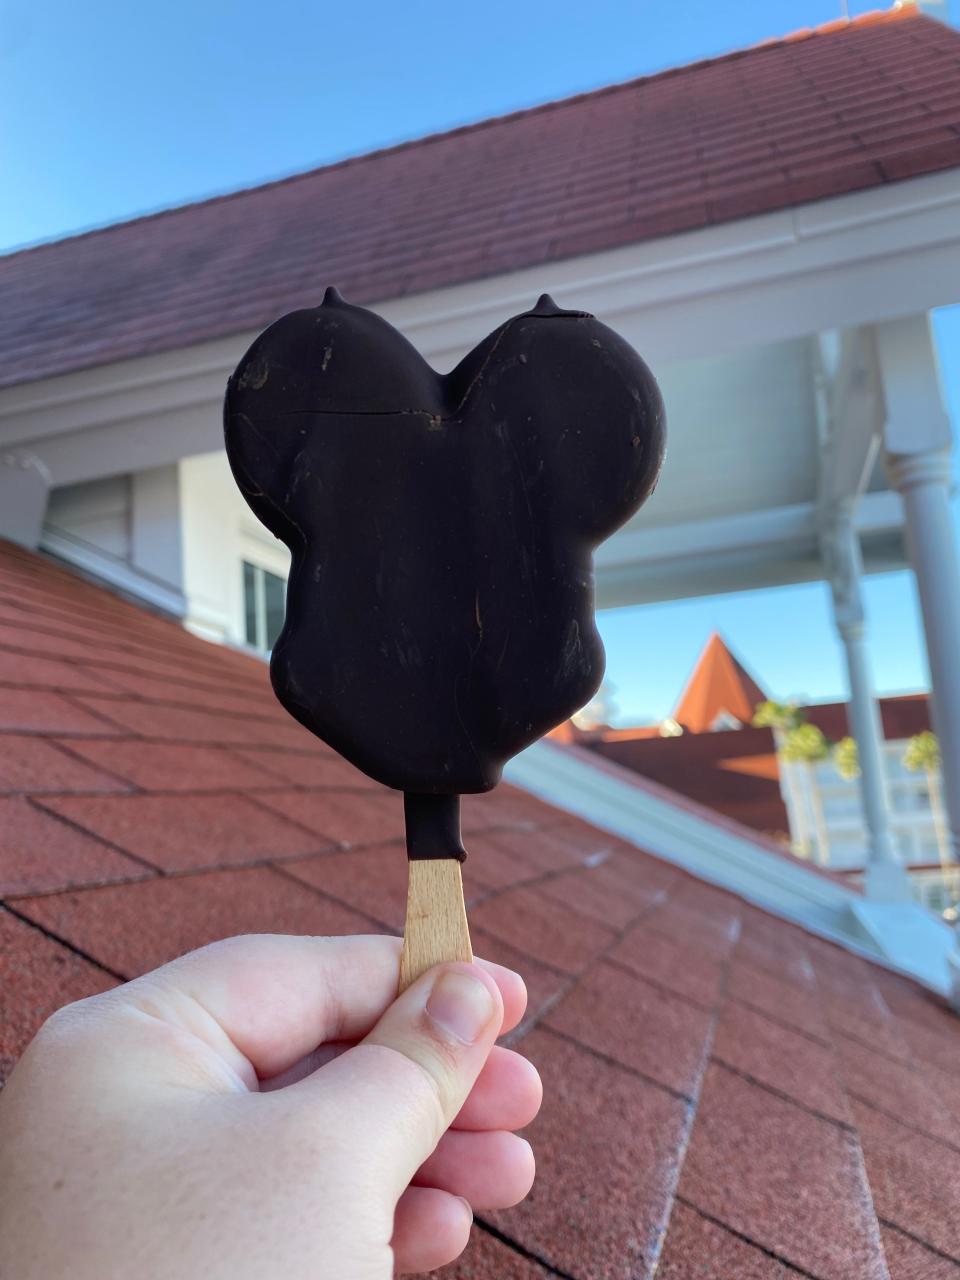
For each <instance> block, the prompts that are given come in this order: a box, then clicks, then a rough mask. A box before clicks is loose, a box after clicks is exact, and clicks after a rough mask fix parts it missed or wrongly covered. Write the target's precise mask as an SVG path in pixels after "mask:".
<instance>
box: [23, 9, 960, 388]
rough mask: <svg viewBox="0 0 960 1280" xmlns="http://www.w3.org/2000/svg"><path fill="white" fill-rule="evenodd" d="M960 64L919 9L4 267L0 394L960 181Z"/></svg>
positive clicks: (582, 99) (400, 149) (951, 39)
mask: <svg viewBox="0 0 960 1280" xmlns="http://www.w3.org/2000/svg"><path fill="white" fill-rule="evenodd" d="M958 59H960V32H957V31H954V30H952V29H951V28H949V27H947V26H944V25H942V24H941V23H939V22H936V21H934V20H933V19H931V18H928V17H925V16H923V15H921V14H918V12H917V10H916V9H914V8H913V7H911V6H909V5H907V6H904V7H902V8H897V9H893V10H890V11H888V12H883V13H870V14H865V15H863V16H861V17H858V18H856V19H854V20H853V21H852V22H846V21H841V20H838V21H836V22H831V23H828V24H826V25H825V26H823V27H819V28H817V29H815V30H805V31H797V32H794V33H793V34H792V35H790V36H788V37H786V38H785V39H782V40H771V41H767V42H765V43H764V44H762V45H759V46H757V47H755V48H752V49H741V50H738V51H736V52H734V53H730V54H726V55H724V56H722V57H718V58H711V59H708V60H707V61H703V62H697V63H694V64H692V65H689V66H683V67H677V68H674V69H671V70H668V71H663V72H661V73H659V74H657V75H650V76H643V77H641V78H639V79H636V80H631V81H628V82H627V83H624V84H615V85H611V86H609V87H608V88H604V89H599V90H597V91H595V92H592V93H584V94H579V95H577V96H576V97H573V98H567V99H565V100H563V101H559V102H551V103H547V104H545V105H543V106H539V107H534V108H533V109H531V110H527V111H519V112H515V113H514V114H512V115H508V116H502V117H499V118H496V119H492V120H484V121H482V122H481V123H479V124H475V125H469V126H467V127H464V128H460V129H454V130H452V131H450V132H448V133H441V134H436V135H434V136H432V137H428V138H422V139H419V140H417V141H415V142H410V143H405V144H403V145H402V146H397V147H390V148H387V149H386V150H382V151H376V152H373V153H372V154H369V155H365V156H358V157H355V158H353V159H350V160H345V161H342V162H340V163H338V164H332V165H327V166H325V167H324V168H322V169H315V170H313V171H312V172H309V173H304V174H299V175H297V176H295V177H292V178H288V179H286V180H284V181H281V182H272V183H268V184H266V185H264V186H260V187H254V188H252V189H249V190H246V191H241V192H237V193H235V194H233V195H229V196H222V197H219V198H216V199H213V200H205V201H202V202H200V203H196V204H191V205H186V206H183V207H181V208H177V209H171V210H167V211H165V212H163V213H159V214H154V215H150V216H148V217H143V218H137V219H134V220H132V221H129V222H124V223H120V224H117V225H115V226H111V227H107V228H104V229H101V230H98V231H93V232H89V233H87V234H85V235H80V236H73V237H70V238H68V239H65V240H60V241H58V242H56V243H53V244H46V245H40V246H38V247H36V248H33V249H29V250H24V251H22V252H20V253H15V254H10V255H7V256H6V257H2V258H0V291H2V292H3V295H4V300H5V306H4V307H3V309H2V313H0V385H8V384H14V383H20V382H29V381H31V380H33V379H37V378H43V377H49V376H52V375H54V374H60V373H65V372H67V371H68V370H71V369H82V368H87V367H90V366H92V365H98V364H105V363H108V362H112V361H115V360H123V359H129V358H131V357H133V356H141V355H145V354H147V353H148V352H157V351H166V350H171V349H175V348H180V347H186V346H189V345H191V344H193V343H198V342H204V341H208V340H211V339H213V338H218V337H223V336H225V335H227V334H235V333H242V332H244V331H246V330H250V329H257V330H259V329H261V328H263V327H264V325H266V324H268V323H270V322H271V321H272V320H275V319H276V318H277V317H278V316H280V315H282V314H283V313H284V312H286V311H290V310H293V309H294V308H296V307H304V306H315V305H316V303H317V302H318V301H319V299H320V297H321V295H322V293H323V290H324V288H325V286H326V285H328V284H331V283H334V284H337V285H338V286H340V288H341V289H342V290H343V291H344V292H345V293H346V295H347V296H348V297H349V298H350V300H351V301H353V302H362V303H370V302H381V301H384V300H386V299H390V298H397V297H402V296H406V295H409V294H419V293H423V292H426V291H429V290H433V289H440V288H446V287H449V286H452V285H455V284H460V283H463V282H465V281H469V280H480V279H485V278H487V277H490V276H496V275H502V274H506V273H508V272H512V271H517V270H520V269H521V268H528V267H534V266H540V265H543V266H545V267H546V266H547V264H550V263H554V262H557V261H560V260H563V259H566V258H572V257H577V256H580V255H584V254H591V253H599V252H602V251H604V250H608V249H615V248H620V247H623V246H625V245H631V244H637V243H639V242H642V241H646V240H652V239H655V238H657V237H661V236H668V235H674V234H677V233H680V232H686V231H691V230H696V229H699V228H703V227H708V226H713V225H716V224H719V223H724V222H729V221H732V220H735V219H739V218H747V217H751V216H753V215H756V214H762V213H768V212H770V211H772V210H777V209H786V208H791V207H793V206H796V205H800V204H806V203H809V202H811V201H816V200H822V199H824V198H828V197H831V196H839V195H843V194H845V193H847V192H851V191H862V190H865V189H868V188H871V187H881V186H884V185H886V184H888V183H893V182H898V181H900V180H902V179H906V178H913V177H916V176H918V175H921V174H927V173H933V172H936V171H938V170H944V169H951V168H954V167H956V166H958V165H960V90H958V87H957V86H958V77H957V64H958ZM535 292H536V291H535ZM533 300H534V298H533V296H531V298H530V302H531V304H532V302H533Z"/></svg>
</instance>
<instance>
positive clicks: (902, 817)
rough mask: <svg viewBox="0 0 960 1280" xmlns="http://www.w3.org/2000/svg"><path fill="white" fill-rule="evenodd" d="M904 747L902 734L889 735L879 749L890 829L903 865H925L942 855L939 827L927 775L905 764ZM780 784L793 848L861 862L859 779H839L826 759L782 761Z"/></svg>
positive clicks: (825, 858)
mask: <svg viewBox="0 0 960 1280" xmlns="http://www.w3.org/2000/svg"><path fill="white" fill-rule="evenodd" d="M906 749H907V740H906V739H903V740H894V739H891V740H889V741H887V742H886V743H885V744H884V748H883V763H884V770H885V773H886V778H887V791H888V795H889V798H890V830H891V833H892V835H893V838H894V842H895V844H896V846H897V852H898V854H899V855H900V858H901V859H902V861H903V862H904V864H905V865H907V866H910V865H917V864H921V865H923V864H926V865H929V864H931V863H936V862H938V861H939V860H940V857H941V849H940V844H939V842H938V834H937V827H936V822H935V820H934V815H933V811H932V809H931V805H930V795H929V791H928V784H927V777H926V775H925V774H924V773H922V772H921V773H911V772H910V770H908V769H907V768H906V766H905V765H904V764H903V755H904V752H905V751H906ZM780 786H781V791H782V794H783V798H784V803H785V804H786V807H787V815H788V818H789V822H790V834H791V840H792V844H793V847H794V851H795V852H796V853H798V854H800V855H801V856H802V857H807V858H810V859H811V860H813V861H816V862H819V863H820V864H821V865H823V866H828V867H833V868H835V869H837V870H845V871H846V870H852V869H854V868H861V867H863V866H865V864H866V859H867V832H866V827H865V826H864V821H863V809H862V804H861V799H860V790H859V782H858V780H857V779H845V778H842V777H841V776H840V774H839V773H838V772H837V770H836V768H835V767H834V765H833V764H832V762H831V761H829V760H826V761H824V762H823V763H821V764H818V765H816V766H814V767H813V768H810V767H809V766H807V765H803V764H790V763H788V762H786V761H783V760H781V761H780ZM821 823H822V827H821V830H820V831H819V832H818V829H817V828H818V826H819V825H820V824H821Z"/></svg>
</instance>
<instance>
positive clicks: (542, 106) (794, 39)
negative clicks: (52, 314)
mask: <svg viewBox="0 0 960 1280" xmlns="http://www.w3.org/2000/svg"><path fill="white" fill-rule="evenodd" d="M904 20H911V21H914V20H916V21H921V20H922V21H927V22H932V21H934V19H930V18H928V17H927V16H926V15H925V14H923V13H922V12H921V11H920V9H919V5H918V0H894V4H893V5H892V7H891V8H889V9H871V10H868V12H866V13H861V14H858V15H856V16H855V17H853V18H834V19H832V20H831V21H829V22H823V23H820V24H818V25H817V26H815V27H801V28H798V29H797V30H795V31H791V32H787V33H786V34H785V35H782V36H772V37H769V38H767V39H764V40H760V41H757V42H756V43H755V44H751V45H746V46H744V47H743V48H740V49H731V50H729V51H728V52H726V53H720V54H714V55H713V56H711V57H707V58H698V59H695V60H694V61H693V62H684V63H679V64H678V65H676V66H672V67H664V68H663V69H662V70H661V71H653V72H647V73H646V74H644V75H639V76H631V77H630V78H629V79H627V80H618V81H615V82H614V83H613V84H607V85H600V86H599V87H598V88H595V89H584V90H581V91H580V92H579V93H574V94H569V95H568V96H566V97H563V98H550V99H548V100H547V101H545V102H538V103H534V104H533V105H532V106H528V107H518V108H515V109H514V110H512V111H507V112H504V113H503V114H500V115H493V116H486V117H484V118H483V119H482V120H474V121H471V122H469V123H465V124H459V125H454V126H452V127H451V128H449V129H441V130H438V131H437V132H435V133H427V134H422V135H420V136H419V137H416V138H407V139H405V140H404V141H402V142H394V143H388V144H387V145H385V146H382V147H375V148H374V149H373V150H371V151H360V152H357V153H355V154H353V155H348V156H344V157H342V158H341V159H339V160H332V161H330V162H329V163H327V164H321V165H313V166H311V167H310V168H309V169H300V170H297V171H296V172H295V173H289V174H286V175H284V176H283V177H280V178H270V179H268V180H267V181H266V182H257V183H254V184H253V185H251V186H242V187H236V188H233V189H231V190H228V191H221V192H218V193H217V194H215V195H210V196H202V197H200V198H199V199H196V200H187V201H184V202H183V203H180V204H171V205H165V206H163V207H161V208H158V209H153V210H150V211H148V212H146V213H139V214H134V215H133V216H132V217H129V218H120V219H117V220H115V221H112V222H107V223H103V224H101V225H97V226H93V227H89V228H86V229H84V230H81V231H74V232H69V233H68V234H66V235H62V236H57V237H55V238H53V239H49V240H41V241H39V242H37V243H36V244H27V245H24V246H22V247H20V248H14V249H10V250H7V251H0V261H3V260H5V259H9V258H15V257H22V256H24V255H26V254H34V253H39V252H41V251H43V250H45V249H51V248H54V247H55V246H57V245H61V244H66V243H68V242H70V241H76V240H85V239H90V238H92V237H93V236H99V235H104V234H106V233H107V232H110V231H114V230H118V229H119V228H122V227H130V226H135V225H137V224H138V223H142V222H151V221H155V220H157V219H159V218H165V217H170V216H172V215H174V214H178V213H182V212H185V211H186V210H190V209H199V208H204V207H206V206H208V205H216V204H222V203H224V202H226V201H228V200H235V199H238V198H239V197H241V196H244V195H252V194H253V193H254V192H259V191H268V190H273V189H274V188H276V187H282V186H288V185H292V184H293V183H296V182H302V181H304V180H306V179H307V178H312V177H315V176H316V175H317V174H320V173H328V172H331V171H333V170H336V169H344V168H347V167H349V166H353V165H358V164H362V163H364V162H366V161H368V160H374V159H379V158H380V157H382V156H385V155H393V154H395V153H397V152H402V151H407V150H411V149H413V148H415V147H425V146H429V145H430V144H432V143H435V142H442V141H444V140H446V139H448V138H455V137H459V136H461V135H463V134H465V133H475V132H478V131H479V130H481V129H486V128H491V127H494V126H497V125H502V124H507V123H509V122H510V121H513V120H517V119H520V118H523V117H527V116H532V115H538V114H544V113H546V112H549V111H555V110H559V109H561V108H563V107H567V106H571V105H573V104H574V103H581V102H583V101H585V100H586V99H588V98H601V97H605V96H607V95H610V94H614V93H619V92H622V91H624V90H627V89H634V88H637V87H639V86H640V85H643V84H646V83H649V82H651V81H654V80H666V79H668V78H671V77H674V76H678V75H687V74H689V73H691V72H695V71H700V70H702V69H703V68H705V67H711V66H716V65H717V64H722V63H727V62H733V61H737V60H738V59H742V58H746V57H751V56H756V55H757V54H760V53H764V52H768V51H771V50H774V49H779V48H782V47H784V46H785V45H790V44H797V43H800V42H803V41H806V40H810V39H813V38H814V37H817V36H827V35H829V36H835V35H839V34H840V33H841V32H846V31H852V30H860V29H861V28H864V27H873V26H879V25H882V24H884V23H887V22H902V21H904Z"/></svg>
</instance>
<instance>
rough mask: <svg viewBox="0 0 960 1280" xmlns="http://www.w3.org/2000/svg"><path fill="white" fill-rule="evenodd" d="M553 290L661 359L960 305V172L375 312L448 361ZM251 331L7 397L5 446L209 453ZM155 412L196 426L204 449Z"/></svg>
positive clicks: (0, 421)
mask: <svg viewBox="0 0 960 1280" xmlns="http://www.w3.org/2000/svg"><path fill="white" fill-rule="evenodd" d="M544 289H549V290H550V291H551V292H554V293H556V294H557V296H558V301H560V302H561V303H563V304H565V305H573V306H584V307H589V309H590V310H592V311H595V312H596V313H597V314H598V315H599V316H600V317H601V318H603V319H604V320H608V321H610V322H611V323H613V324H614V325H615V326H616V327H617V328H618V329H619V330H620V331H621V332H622V333H623V334H624V336H625V337H627V338H628V339H630V340H631V341H633V342H635V343H636V345H637V346H638V347H639V349H640V350H641V351H642V353H643V354H644V356H645V357H646V358H648V359H650V360H651V361H652V362H653V363H654V364H656V363H657V362H659V361H666V360H674V359H691V358H695V357H697V356H700V355H718V354H722V353H723V352H725V351H730V350H734V349H737V348H742V347H744V346H751V345H762V344H765V343H769V342H775V341H779V340H783V339H787V338H796V337H801V336H805V335H808V334H811V333H817V332H819V331H821V330H824V329H832V328H836V327H842V326H848V325H855V324H863V323H872V322H875V321H881V320H888V319H895V318H899V317H903V316H907V315H912V314H916V313H922V312H925V311H927V310H929V309H930V308H931V307H934V306H939V305H942V304H947V303H951V302H955V301H957V300H960V170H951V171H949V172H946V173H940V174H934V175H931V176H928V177H924V178H916V179H912V180H910V181H907V182H899V183H892V184H889V185H888V186H885V187H880V188H874V189H871V190H869V191H862V192H856V193H853V194H851V195H847V196H842V197H840V198H838V199H833V200H825V201H821V202H818V203H816V204H814V205H807V206H800V207H798V208H795V209H786V210H781V211H778V212H775V213H770V214H764V215H761V216H759V217H756V218H747V219H742V220H740V221H737V222H730V223H724V224H723V225H720V226H716V227H707V228H704V229H702V230H699V231H691V232H686V233H684V234H683V235H676V236H667V237H664V238H662V239H659V240H654V241H647V242H644V243H642V244H638V245H630V246H627V247H625V248H622V249H615V250H611V251H608V252H605V253H598V254H590V255H586V256H583V257H579V258H570V259H566V260H564V261H561V262H554V263H546V264H543V265H541V266H537V267H531V268H527V269H524V270H522V271H517V272H512V273H510V274H509V275H502V276H496V277H491V278H489V279H486V280H479V281H472V282H469V283H467V284H463V285H457V286H454V287H452V288H447V289H441V290H435V291H433V292H430V293H424V294H419V295H416V296H414V297H409V298H401V299H386V300H382V301H381V302H380V303H377V304H374V305H375V306H376V309H377V310H378V311H379V312H380V313H381V314H382V315H384V316H385V317H386V318H387V319H389V320H390V321H391V322H392V323H394V324H396V325H397V326H398V327H399V328H400V329H401V330H402V331H403V332H404V333H405V334H406V335H407V336H408V337H409V338H410V339H411V340H412V341H413V342H414V344H415V345H416V346H418V347H419V349H420V350H421V351H422V352H423V354H424V355H425V356H426V357H427V359H429V360H432V361H433V362H434V363H436V364H437V365H438V366H439V367H449V365H450V364H451V363H452V362H453V361H454V360H456V359H458V358H459V357H460V356H461V355H462V354H463V352H464V351H466V350H468V349H469V348H470V347H471V346H473V345H474V344H475V343H476V342H477V341H479V340H480V339H481V338H482V337H483V336H484V335H485V334H486V333H487V332H489V330H490V329H491V328H493V327H495V326H496V325H497V324H499V323H501V322H502V320H503V319H504V318H505V317H506V316H509V315H511V314H513V313H515V312H516V311H519V310H525V309H526V308H527V307H529V306H531V305H532V304H533V302H534V301H535V300H536V297H537V295H538V294H539V293H540V292H542V291H543V290H544ZM254 337H255V334H254V333H252V332H245V333H241V334H237V335H234V336H231V337H229V338H224V339H218V340H217V341H215V342H209V343H203V344H198V345H196V346H193V347H190V348H185V349H182V350H178V351H171V352H163V353H161V354H159V355H155V356H144V357H138V358H136V359H133V360H126V361H122V362H119V363H117V364H114V365H110V366H102V367H99V368H95V369H86V370H81V371H79V372H77V373H72V374H64V375H62V376H60V377H56V378H51V379H43V380H41V381H38V382H34V383H29V384H25V385H21V386H16V387H8V388H4V389H3V390H0V445H2V446H5V447H12V446H14V445H18V444H23V443H26V442H38V441H40V440H42V439H43V438H45V437H48V436H51V435H60V434H63V433H66V432H77V431H86V430H88V429H90V428H94V427H95V428H98V429H100V430H104V429H105V428H109V427H111V426H113V427H116V428H117V430H116V431H114V432H112V433H110V435H111V440H110V444H109V446H106V445H104V447H103V448H99V449H98V452H99V453H100V454H101V461H102V465H103V466H105V467H108V468H109V470H108V471H107V472H101V474H111V473H113V472H116V471H130V470H133V469H134V467H133V466H132V465H131V464H130V463H128V462H127V461H126V460H125V459H123V458H122V457H120V458H117V460H116V461H115V462H114V461H112V459H113V458H114V457H115V456H116V451H117V450H118V449H119V450H120V451H121V453H122V451H123V449H124V447H125V437H126V435H127V432H128V430H129V427H130V424H131V422H133V421H135V420H137V419H139V418H145V419H147V420H149V421H151V422H152V423H155V426H154V431H153V434H154V435H157V436H158V437H159V438H158V439H157V440H155V441H154V442H153V450H152V452H151V460H150V463H149V464H148V465H153V466H160V465H164V464H166V463H169V462H174V461H177V460H178V459H179V458H181V457H184V456H187V452H189V453H200V452H204V451H208V450H210V449H212V448H215V447H216V444H215V443H213V441H214V440H215V438H216V437H218V434H219V429H220V428H219V405H220V401H221V398H222V395H223V391H224V387H225V383H226V378H227V376H228V374H229V373H230V372H231V370H232V369H233V367H234V366H235V364H236V362H237V360H238V359H239V357H240V355H241V354H242V352H243V351H244V350H245V349H246V347H247V346H248V345H249V344H250V342H251V341H252V340H253V338H254ZM158 417H159V418H165V419H166V420H167V421H166V424H165V425H166V426H167V427H172V426H173V421H172V420H173V419H178V418H183V419H184V421H189V422H191V423H192V424H193V425H192V430H194V431H195V432H196V433H197V436H196V439H195V441H194V442H193V443H191V440H190V439H185V438H184V433H181V432H179V431H176V430H166V431H163V430H162V428H161V424H160V423H158V422H157V418H158ZM185 451H187V452H185ZM141 452H142V446H141ZM44 461H45V459H44ZM67 476H68V472H67V471H66V469H64V478H63V479H60V478H58V480H57V483H68V482H69V479H68V478H67ZM69 478H76V476H75V474H74V473H73V472H70V473H69Z"/></svg>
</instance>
